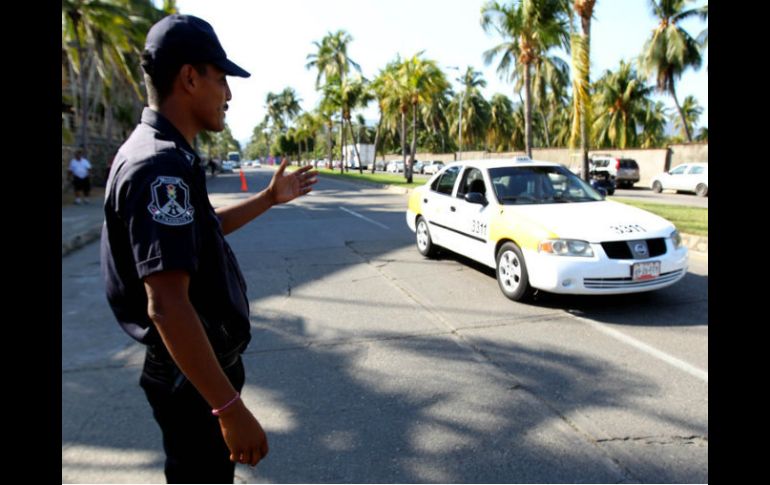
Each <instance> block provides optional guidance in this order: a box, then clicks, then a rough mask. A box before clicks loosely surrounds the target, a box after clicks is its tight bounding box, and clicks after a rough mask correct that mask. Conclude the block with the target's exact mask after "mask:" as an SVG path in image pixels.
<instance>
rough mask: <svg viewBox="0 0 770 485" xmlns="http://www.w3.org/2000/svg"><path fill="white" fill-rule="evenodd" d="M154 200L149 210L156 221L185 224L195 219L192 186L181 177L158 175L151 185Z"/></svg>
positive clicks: (176, 224)
mask: <svg viewBox="0 0 770 485" xmlns="http://www.w3.org/2000/svg"><path fill="white" fill-rule="evenodd" d="M150 192H151V196H152V202H150V205H148V206H147V210H149V211H150V214H152V218H153V220H154V221H155V222H159V223H160V224H164V225H167V226H183V225H185V224H189V223H191V222H192V221H193V212H194V211H195V209H194V208H193V206H192V205H191V204H190V188H189V187H188V186H187V184H185V183H184V182H183V181H182V179H181V178H179V177H163V176H161V177H158V178H156V179H155V182H153V183H152V185H151V186H150Z"/></svg>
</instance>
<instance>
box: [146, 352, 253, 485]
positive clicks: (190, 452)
mask: <svg viewBox="0 0 770 485" xmlns="http://www.w3.org/2000/svg"><path fill="white" fill-rule="evenodd" d="M233 360H234V362H231V363H225V364H223V367H225V366H226V368H224V371H225V374H226V375H227V377H228V378H229V379H230V382H231V383H232V385H233V387H235V389H236V390H237V391H238V392H240V391H241V389H242V388H243V383H244V380H245V374H244V368H243V362H242V361H241V358H240V355H237V357H236V358H235V359H233ZM228 364H229V365H228ZM139 385H140V386H141V387H142V389H144V392H145V394H146V396H147V400H148V401H149V403H150V406H151V407H152V413H153V415H154V416H155V420H156V421H157V422H158V424H159V425H160V429H161V431H162V432H163V449H164V450H165V452H166V466H165V473H166V481H167V482H168V483H233V478H234V474H235V463H233V462H231V461H230V451H229V449H228V448H227V445H226V444H225V441H224V439H223V438H222V431H221V429H220V427H219V419H218V418H217V417H216V416H214V415H212V414H211V407H209V405H208V403H207V402H206V400H205V399H203V396H201V395H200V393H198V391H197V390H196V389H195V386H193V385H192V383H191V382H190V381H188V380H187V379H186V378H185V377H184V375H183V374H182V373H181V372H180V371H179V369H178V368H177V367H176V364H174V362H173V361H172V360H171V358H170V357H169V356H168V354H167V353H165V352H163V351H153V349H152V347H148V348H147V354H146V355H145V361H144V369H143V371H142V377H141V378H140V380H139Z"/></svg>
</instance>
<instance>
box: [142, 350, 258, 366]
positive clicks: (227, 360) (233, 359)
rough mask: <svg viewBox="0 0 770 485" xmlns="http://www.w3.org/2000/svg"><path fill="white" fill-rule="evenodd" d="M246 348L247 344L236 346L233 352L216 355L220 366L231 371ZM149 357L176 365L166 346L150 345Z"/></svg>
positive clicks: (159, 361)
mask: <svg viewBox="0 0 770 485" xmlns="http://www.w3.org/2000/svg"><path fill="white" fill-rule="evenodd" d="M245 347H246V344H245V343H244V344H240V345H238V346H236V347H235V348H234V349H233V350H230V351H228V352H225V353H221V354H216V357H217V361H219V365H220V366H222V369H223V370H224V369H229V368H230V367H232V366H234V365H235V364H237V363H238V358H239V357H240V355H241V353H242V352H243V350H244V348H245ZM147 357H148V358H149V359H151V360H153V361H155V362H158V363H174V359H172V358H171V355H170V354H169V353H168V350H167V349H166V346H165V345H163V344H162V343H160V344H153V345H148V346H147ZM175 365H176V364H175Z"/></svg>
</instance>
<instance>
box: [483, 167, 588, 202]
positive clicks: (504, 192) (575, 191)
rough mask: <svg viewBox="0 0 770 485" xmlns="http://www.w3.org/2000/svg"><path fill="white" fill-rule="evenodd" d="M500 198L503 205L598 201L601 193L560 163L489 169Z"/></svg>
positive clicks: (498, 198)
mask: <svg viewBox="0 0 770 485" xmlns="http://www.w3.org/2000/svg"><path fill="white" fill-rule="evenodd" d="M489 176H490V178H491V179H492V186H493V187H494V191H495V195H496V196H497V200H498V201H499V202H500V203H501V204H504V205H514V204H559V203H569V202H596V201H600V200H602V196H601V195H600V194H599V193H598V192H597V191H596V190H594V189H593V188H592V187H591V186H590V185H588V184H587V183H585V182H584V181H582V180H581V179H580V178H579V177H578V176H577V175H575V174H573V173H572V172H570V171H569V170H567V169H566V168H564V167H561V166H549V167H543V166H540V167H500V168H491V169H489Z"/></svg>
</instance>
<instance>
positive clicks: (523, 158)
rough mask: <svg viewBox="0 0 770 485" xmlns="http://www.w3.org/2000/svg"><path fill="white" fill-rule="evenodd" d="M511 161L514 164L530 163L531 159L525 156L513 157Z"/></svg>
mask: <svg viewBox="0 0 770 485" xmlns="http://www.w3.org/2000/svg"><path fill="white" fill-rule="evenodd" d="M513 161H514V162H516V163H524V162H532V159H531V158H529V157H527V156H518V157H514V158H513Z"/></svg>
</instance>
